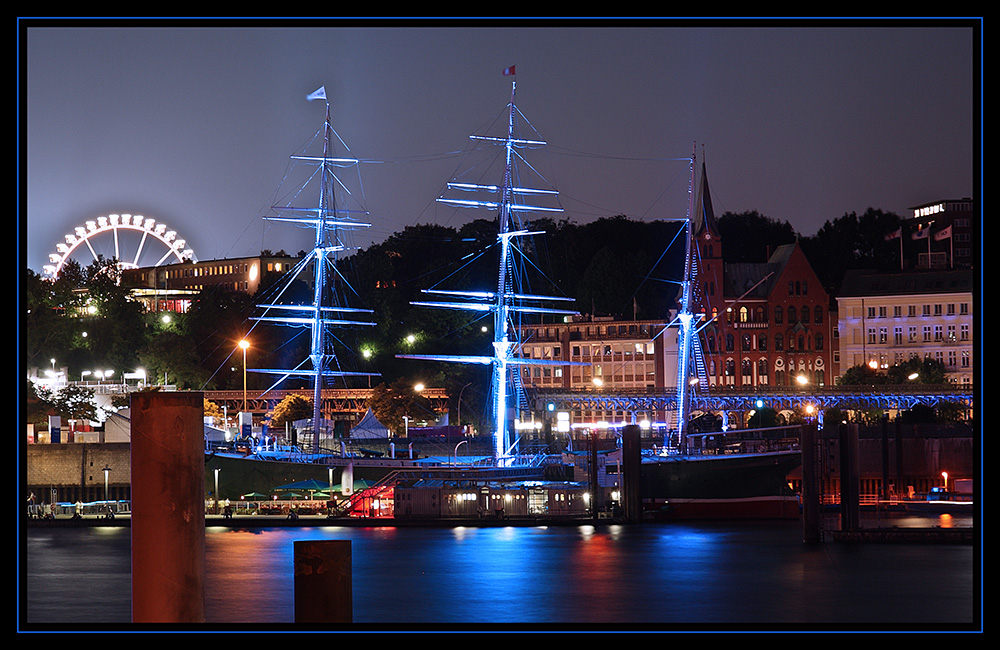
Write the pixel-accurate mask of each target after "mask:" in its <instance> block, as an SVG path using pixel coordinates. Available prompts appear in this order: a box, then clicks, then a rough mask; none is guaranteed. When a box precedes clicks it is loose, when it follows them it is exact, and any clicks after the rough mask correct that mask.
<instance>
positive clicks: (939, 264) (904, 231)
mask: <svg viewBox="0 0 1000 650" xmlns="http://www.w3.org/2000/svg"><path fill="white" fill-rule="evenodd" d="M910 212H911V214H910V217H909V218H908V219H904V220H903V223H902V224H900V228H899V229H897V230H896V231H895V232H892V233H889V234H888V235H886V240H896V241H898V242H899V260H900V265H899V268H900V270H914V269H924V270H926V269H935V270H944V269H971V268H973V267H974V266H975V265H976V260H975V257H974V253H975V251H977V250H980V245H981V242H980V240H979V237H980V233H981V232H982V221H981V219H980V218H979V215H978V214H977V212H976V204H975V201H973V200H972V199H971V198H962V199H943V200H940V201H933V202H931V203H924V204H921V205H917V206H913V207H912V208H910Z"/></svg>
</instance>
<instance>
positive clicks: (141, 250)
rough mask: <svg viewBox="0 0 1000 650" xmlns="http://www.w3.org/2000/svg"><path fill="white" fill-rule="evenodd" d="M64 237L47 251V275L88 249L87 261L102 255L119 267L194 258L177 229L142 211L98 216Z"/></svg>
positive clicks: (155, 264) (84, 254)
mask: <svg viewBox="0 0 1000 650" xmlns="http://www.w3.org/2000/svg"><path fill="white" fill-rule="evenodd" d="M65 239H66V241H65V243H59V244H57V245H56V252H54V253H49V264H46V265H45V266H44V267H43V271H44V272H45V274H46V275H48V276H50V277H53V278H55V277H57V276H58V275H59V272H60V271H61V270H62V267H63V265H64V264H65V263H66V261H67V260H69V259H70V258H71V257H74V258H79V256H81V255H83V257H84V258H86V254H87V253H89V255H90V259H89V260H88V261H87V262H86V263H90V261H94V260H97V259H98V258H99V257H103V258H104V259H115V260H118V266H119V267H120V268H140V267H147V266H160V265H162V264H164V263H174V262H184V261H186V260H192V261H197V259H196V258H195V256H194V251H192V250H191V249H190V248H187V243H186V242H185V241H184V240H183V239H178V237H177V232H176V231H174V230H170V229H169V228H168V227H167V226H166V225H164V224H162V223H157V221H156V220H155V219H150V218H148V217H144V216H142V215H141V214H109V215H106V216H100V217H97V218H96V219H93V220H89V221H87V222H86V223H84V225H82V226H77V227H76V228H75V229H74V230H73V232H71V233H69V234H68V235H66V237H65ZM77 261H79V262H83V260H80V259H77Z"/></svg>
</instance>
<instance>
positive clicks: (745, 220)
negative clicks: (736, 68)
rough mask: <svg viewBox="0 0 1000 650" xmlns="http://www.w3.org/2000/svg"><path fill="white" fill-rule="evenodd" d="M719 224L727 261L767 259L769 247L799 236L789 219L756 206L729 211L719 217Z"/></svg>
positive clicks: (761, 260)
mask: <svg viewBox="0 0 1000 650" xmlns="http://www.w3.org/2000/svg"><path fill="white" fill-rule="evenodd" d="M718 225H719V235H720V237H722V245H723V247H725V249H726V261H727V262H763V261H766V260H767V258H768V256H769V255H768V251H769V250H774V249H775V248H776V247H778V246H781V245H783V244H792V243H794V242H795V240H796V234H795V230H794V229H793V228H792V226H791V225H790V224H789V223H788V222H787V221H785V222H781V221H777V220H775V219H771V218H770V217H765V216H764V215H762V214H760V213H759V212H757V211H756V210H750V211H748V212H741V213H739V214H734V213H732V212H726V213H725V214H723V215H722V216H721V217H719V218H718Z"/></svg>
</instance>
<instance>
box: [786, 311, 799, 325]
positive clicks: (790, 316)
mask: <svg viewBox="0 0 1000 650" xmlns="http://www.w3.org/2000/svg"><path fill="white" fill-rule="evenodd" d="M798 319H799V315H798V313H797V312H796V311H795V307H789V308H788V322H789V323H794V322H795V321H797V320H798Z"/></svg>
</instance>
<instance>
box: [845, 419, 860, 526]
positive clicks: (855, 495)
mask: <svg viewBox="0 0 1000 650" xmlns="http://www.w3.org/2000/svg"><path fill="white" fill-rule="evenodd" d="M859 480H860V476H859V473H858V425H856V424H841V425H840V528H841V530H858V529H859V528H860V527H861V511H860V507H861V498H860V494H859V491H860V489H861V486H860V485H859Z"/></svg>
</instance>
